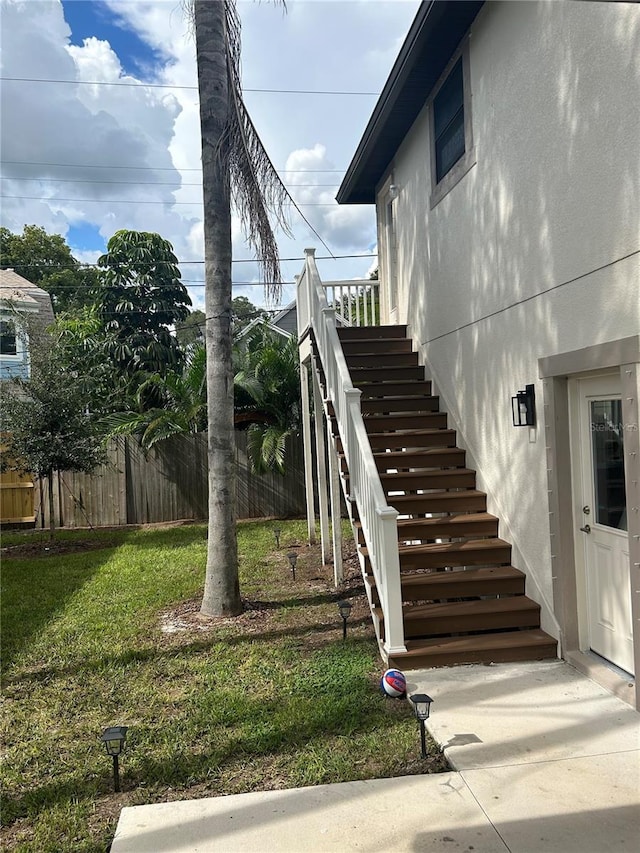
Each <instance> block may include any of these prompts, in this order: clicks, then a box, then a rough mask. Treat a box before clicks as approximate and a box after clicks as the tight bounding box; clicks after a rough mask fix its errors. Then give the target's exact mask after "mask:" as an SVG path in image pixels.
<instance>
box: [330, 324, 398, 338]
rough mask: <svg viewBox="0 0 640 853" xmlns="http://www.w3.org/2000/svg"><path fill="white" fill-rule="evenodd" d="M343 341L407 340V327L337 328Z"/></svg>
mask: <svg viewBox="0 0 640 853" xmlns="http://www.w3.org/2000/svg"><path fill="white" fill-rule="evenodd" d="M337 332H338V337H339V338H340V340H341V341H353V340H379V339H380V338H386V337H388V338H406V336H407V327H406V326H395V325H393V326H340V327H338V328H337Z"/></svg>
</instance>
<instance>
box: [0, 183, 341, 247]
mask: <svg viewBox="0 0 640 853" xmlns="http://www.w3.org/2000/svg"><path fill="white" fill-rule="evenodd" d="M1 197H2V198H12V199H19V200H20V201H50V202H54V203H55V202H58V201H66V202H78V203H83V204H84V203H89V204H169V205H171V206H173V205H176V204H181V205H190V206H191V207H196V206H197V207H200V206H202V201H174V200H173V199H166V201H147V200H140V201H139V200H138V199H131V198H61V197H57V198H56V197H53V196H45V197H43V196H39V195H5V194H4V193H3V194H2V196H1ZM285 204H290V205H292V206H293V207H295V208H298V207H335V206H336V202H318V201H310V202H299V203H298V202H296V201H295V199H290V200H289V201H287V202H285ZM342 206H343V207H346V206H347V205H342ZM298 212H300V211H298ZM303 218H304V217H303ZM305 221H306V220H305ZM307 225H309V227H310V228H311V225H310V224H309V222H307ZM316 237H318V239H320V237H319V235H318V234H316ZM327 251H328V249H327Z"/></svg>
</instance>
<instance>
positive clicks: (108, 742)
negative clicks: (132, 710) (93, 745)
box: [100, 726, 127, 792]
mask: <svg viewBox="0 0 640 853" xmlns="http://www.w3.org/2000/svg"><path fill="white" fill-rule="evenodd" d="M126 739H127V727H126V726H111V728H108V729H105V730H104V731H103V732H102V736H101V738H100V740H101V741H102V742H103V744H104V746H105V749H106V750H107V755H110V756H111V757H112V758H113V788H114V790H115V791H116V792H119V791H120V768H119V766H118V756H119V755H120V753H121V752H122V750H123V749H124V742H125V740H126Z"/></svg>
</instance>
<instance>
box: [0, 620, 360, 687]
mask: <svg viewBox="0 0 640 853" xmlns="http://www.w3.org/2000/svg"><path fill="white" fill-rule="evenodd" d="M349 624H350V626H351V630H353V629H355V628H356V627H363V626H368V625H369V624H370V620H369V619H368V618H367V617H363V618H362V619H354V620H352V621H350V623H349ZM341 632H342V626H341V625H337V624H336V622H323V623H312V624H311V623H310V624H308V625H300V626H297V627H295V628H290V627H284V628H282V629H281V630H272V631H262V632H259V633H246V634H237V635H231V636H229V635H228V634H226V633H225V634H223V635H220V634H217V635H216V636H213V637H207V638H206V639H202V640H194V641H192V642H190V643H185V644H182V645H171V646H166V647H159V646H148V647H146V648H143V649H130V650H128V651H125V652H122V653H120V654H115V655H112V654H108V653H107V654H104V655H101V656H100V657H99V658H90V659H84V660H82V661H78V662H77V663H74V664H71V665H69V666H61V667H42V668H41V669H32V670H29V671H28V672H24V673H21V674H19V675H16V676H9V675H8V676H7V677H6V679H5V681H4V686H6V687H8V686H11V685H19V684H22V685H24V684H28V683H31V682H33V683H38V682H46V681H49V680H50V679H52V678H62V677H68V676H79V675H81V674H82V673H93V672H101V673H102V672H105V671H106V670H109V669H114V670H122V669H123V668H124V667H126V666H130V665H131V664H136V663H146V662H148V661H152V660H162V659H164V658H175V657H176V656H177V655H180V656H187V655H198V654H202V653H210V652H211V650H212V649H214V648H215V647H216V646H218V645H220V644H223V645H225V646H238V645H241V644H243V643H249V644H253V643H257V642H270V641H273V640H282V639H285V638H287V637H291V638H296V637H300V638H302V637H308V636H309V635H312V634H313V635H315V634H320V635H322V637H319V638H318V639H317V640H316V641H315V642H314V648H320V647H322V646H328V645H331V644H333V643H337V642H340V643H342V640H341V639H340V640H338V635H339V636H340V637H341V636H342V633H341ZM333 634H335V635H336V636H335V637H333V636H332V635H333ZM373 642H374V641H373V640H372V639H371V638H369V637H366V638H358V639H354V638H349V639H348V640H347V643H348V644H350V645H351V646H353V645H355V644H357V643H366V645H367V646H368V647H371V648H373Z"/></svg>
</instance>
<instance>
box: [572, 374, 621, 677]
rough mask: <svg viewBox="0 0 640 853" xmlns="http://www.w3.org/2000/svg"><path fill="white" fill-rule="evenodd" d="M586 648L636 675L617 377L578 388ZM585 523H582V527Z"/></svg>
mask: <svg viewBox="0 0 640 853" xmlns="http://www.w3.org/2000/svg"><path fill="white" fill-rule="evenodd" d="M578 399H579V432H580V442H579V444H580V467H581V477H580V480H581V483H582V500H581V503H582V513H581V518H580V517H579V521H578V526H579V531H578V533H577V535H578V536H580V537H582V541H583V544H584V573H585V577H584V583H585V593H586V607H587V614H586V630H587V633H588V647H589V648H590V649H591V650H592V651H594V652H596V654H598V655H601V656H602V657H603V658H606V659H607V660H608V661H610V662H611V663H613V664H615V665H616V666H618V667H620V668H621V669H623V670H625V671H626V672H629V673H631V674H633V668H634V664H633V635H632V622H631V582H630V571H629V537H628V534H627V505H626V489H625V479H624V425H623V420H622V404H621V399H620V378H619V376H617V375H612V376H607V377H600V378H595V379H582V380H580V381H579V385H578ZM580 520H581V522H582V523H581V524H580Z"/></svg>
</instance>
